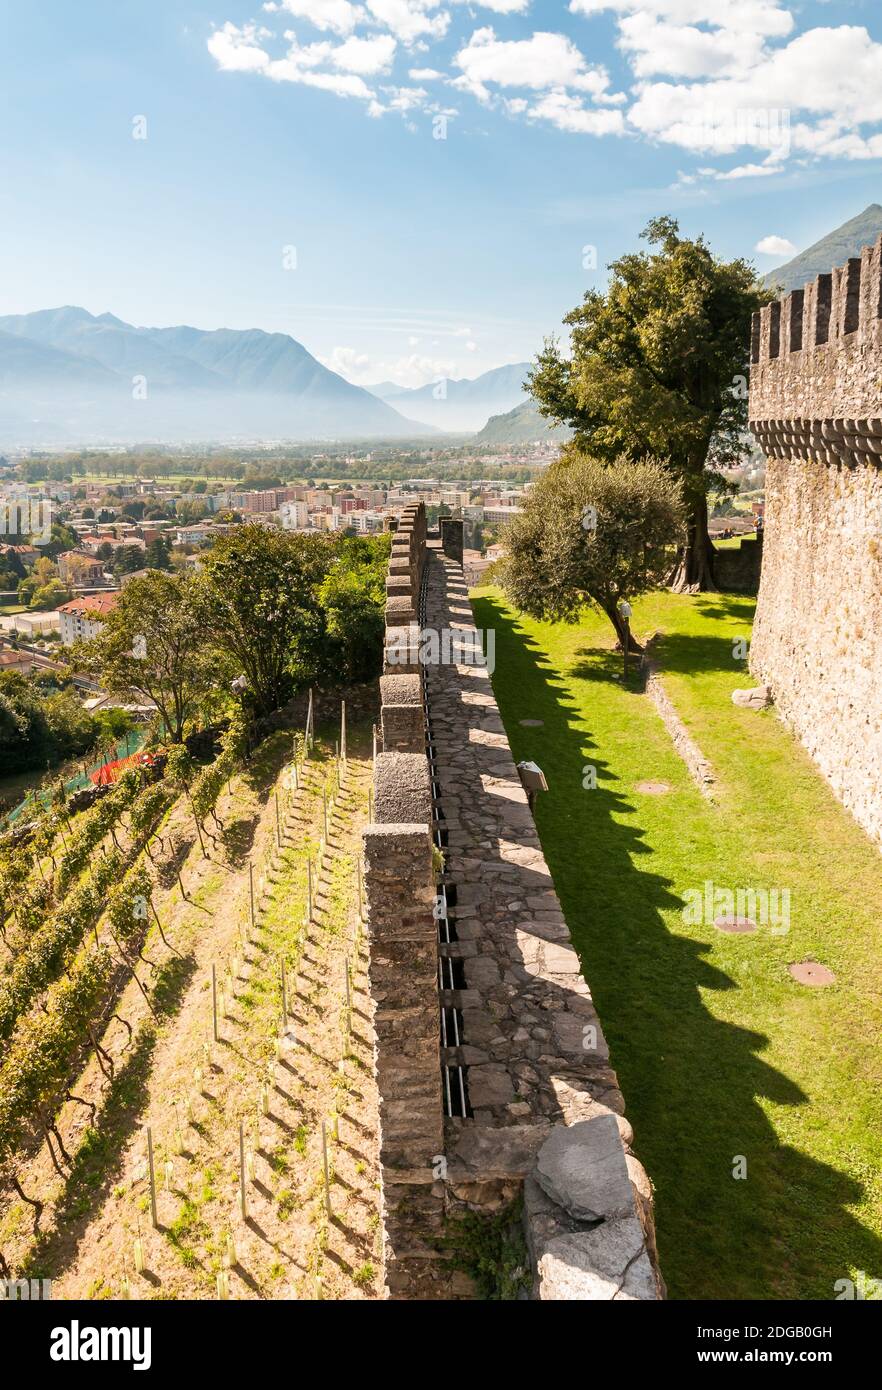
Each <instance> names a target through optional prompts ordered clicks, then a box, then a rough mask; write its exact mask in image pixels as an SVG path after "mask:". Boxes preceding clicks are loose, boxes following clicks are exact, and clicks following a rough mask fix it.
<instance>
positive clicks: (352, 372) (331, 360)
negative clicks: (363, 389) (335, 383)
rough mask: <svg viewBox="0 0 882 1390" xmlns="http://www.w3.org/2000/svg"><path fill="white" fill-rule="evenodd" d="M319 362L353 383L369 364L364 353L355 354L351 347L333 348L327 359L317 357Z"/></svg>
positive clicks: (369, 360) (369, 361)
mask: <svg viewBox="0 0 882 1390" xmlns="http://www.w3.org/2000/svg"><path fill="white" fill-rule="evenodd" d="M319 361H320V362H321V363H322V364H323V365H324V366H325V367H328V368H329V369H330V370H331V371H332V372H337V374H338V375H339V376H345V377H346V379H347V381H354V380H356V379H357V378H358V377H359V376H363V373H364V372H365V370H366V369H367V368H368V367H370V364H371V359H370V358H369V357H368V355H367V353H366V352H357V351H356V350H355V348H351V347H335V348H334V350H333V352H332V353H331V354H330V356H329V357H321V356H319ZM363 379H366V378H363Z"/></svg>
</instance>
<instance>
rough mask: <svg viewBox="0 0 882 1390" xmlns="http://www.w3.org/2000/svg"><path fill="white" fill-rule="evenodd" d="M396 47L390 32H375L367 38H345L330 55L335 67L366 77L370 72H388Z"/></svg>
mask: <svg viewBox="0 0 882 1390" xmlns="http://www.w3.org/2000/svg"><path fill="white" fill-rule="evenodd" d="M397 47H398V44H397V43H396V41H395V39H393V38H392V35H391V34H376V35H375V36H374V37H373V38H369V39H358V38H350V39H346V41H345V42H344V43H341V44H340V46H339V48H335V49H334V50H333V51H332V53H331V55H330V57H331V62H332V63H333V64H334V66H335V67H337V68H342V69H343V70H344V71H345V72H358V73H361V74H362V76H363V77H367V76H370V75H371V74H372V73H377V72H388V71H389V69H390V67H391V66H392V60H393V58H394V57H395V50H396V49H397Z"/></svg>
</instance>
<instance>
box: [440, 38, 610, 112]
mask: <svg viewBox="0 0 882 1390" xmlns="http://www.w3.org/2000/svg"><path fill="white" fill-rule="evenodd" d="M453 61H454V63H455V64H456V66H457V67H458V68H460V69H461V71H462V73H463V78H462V79H457V82H458V84H461V85H462V86H466V85H468V84H471V88H473V89H474V90H475V91H476V94H478V93H479V92H480V93H484V94H486V93H487V91H488V87H487V84H488V83H491V82H492V83H494V84H495V85H497V86H500V87H528V88H531V89H533V90H541V89H542V88H544V87H557V88H565V87H575V88H577V89H578V90H579V91H583V92H589V93H591V94H592V95H594V96H599V95H602V94H603V93H605V92H606V90H607V88H608V87H609V74H608V73H607V71H606V69H605V68H604V67H601V66H595V67H589V66H588V64H587V63H586V61H585V59H584V57H583V56H582V54H581V53H580V52H579V50H578V48H577V47H576V45H575V44H574V43H573V42H572V41H571V40H570V39H568V38H566V36H565V35H563V34H547V33H536V34H533V35H532V37H531V38H529V39H510V40H505V39H497V37H496V32H495V30H494V29H491V28H489V27H488V28H485V29H476V30H475V32H474V33H473V34H472V36H471V38H470V39H469V41H468V43H467V44H466V45H465V47H464V48H461V49H460V50H459V52H458V53H457V55H456V57H455V58H454V60H453Z"/></svg>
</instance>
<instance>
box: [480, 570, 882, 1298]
mask: <svg viewBox="0 0 882 1390" xmlns="http://www.w3.org/2000/svg"><path fill="white" fill-rule="evenodd" d="M475 610H476V621H477V622H478V624H479V626H482V627H488V628H495V629H496V672H495V675H494V688H495V691H496V695H497V699H498V701H499V704H500V709H501V712H502V715H503V718H504V720H505V724H506V728H507V731H508V734H509V737H510V740H511V743H512V747H513V750H514V752H515V756H516V757H517V758H518V759H520V758H527V757H529V758H534V759H535V760H536V761H537V762H538V763H539V764H540V765H541V766H542V768H543V770H544V771H545V773H546V776H547V778H548V782H549V787H550V790H549V792H548V793H547V794H545V795H542V796H541V797H540V799H539V805H538V808H537V822H538V826H539V831H540V834H541V837H542V842H543V847H544V849H545V853H546V856H547V858H548V861H549V865H550V867H551V870H552V873H553V875H554V879H555V883H556V886H557V889H558V892H559V894H560V896H561V899H562V903H563V907H564V910H565V913H566V916H567V921H568V923H569V925H570V930H571V932H572V934H573V938H574V941H575V944H576V946H577V948H578V950H579V952H580V954H581V957H582V961H583V964H584V967H585V971H586V975H587V977H588V980H589V983H590V984H591V986H592V990H593V993H594V996H595V999H596V1001H597V1004H598V1008H599V1011H600V1016H601V1019H602V1021H603V1025H604V1029H605V1031H606V1034H607V1037H608V1040H609V1042H610V1046H611V1050H612V1059H613V1063H614V1065H615V1066H616V1068H617V1070H618V1074H619V1080H620V1083H621V1086H622V1089H623V1091H624V1093H625V1099H626V1103H627V1107H628V1114H629V1117H630V1119H631V1121H632V1123H633V1124H634V1127H635V1130H636V1136H637V1137H636V1149H637V1152H638V1154H639V1156H640V1157H641V1159H642V1160H643V1162H644V1164H645V1165H646V1167H647V1169H648V1170H649V1173H650V1175H651V1177H652V1179H653V1181H654V1183H655V1185H656V1201H657V1223H658V1233H659V1247H660V1253H661V1263H662V1270H663V1273H664V1275H665V1278H666V1279H667V1281H668V1285H669V1289H670V1293H671V1295H672V1296H674V1297H681V1298H726V1297H729V1298H750V1297H758V1298H788V1297H790V1298H821V1299H827V1298H832V1297H833V1296H834V1292H833V1285H834V1282H835V1281H836V1280H837V1279H840V1278H845V1277H848V1276H849V1275H850V1274H852V1273H853V1272H854V1271H856V1270H859V1269H861V1270H864V1271H865V1272H866V1273H867V1274H869V1275H871V1276H874V1277H880V1276H882V1241H880V1233H882V1179H880V1139H879V1135H880V1133H882V1057H880V1049H879V1037H880V1035H882V1031H880V1024H882V965H880V960H882V950H880V947H882V856H880V854H879V852H878V850H877V849H875V848H874V847H873V846H872V845H871V844H870V843H869V841H868V840H867V838H866V837H865V835H864V834H863V832H862V831H861V830H860V829H859V828H858V827H857V825H856V824H855V823H854V822H853V821H852V820H851V818H850V816H849V815H848V814H847V813H846V812H845V811H844V810H843V809H842V807H841V806H839V804H838V803H837V802H836V800H835V799H834V797H833V795H832V793H831V792H830V790H829V788H828V787H827V784H826V783H825V782H824V780H823V778H822V777H821V776H820V774H819V773H818V772H817V771H816V769H815V768H814V766H813V764H812V763H811V762H810V760H809V758H808V757H807V755H806V754H805V753H804V752H803V750H802V749H801V747H800V746H799V745H798V744H797V743H796V742H795V741H794V740H793V739H792V737H791V736H790V734H789V733H788V732H787V730H786V729H785V728H784V727H783V725H782V724H781V722H780V721H779V720H778V719H777V717H776V716H775V714H774V712H772V711H769V712H765V713H762V714H758V713H756V712H753V711H749V710H743V709H740V708H737V707H735V706H733V704H732V702H731V692H732V690H733V689H735V688H736V687H738V686H744V685H751V684H753V683H754V682H753V681H752V679H751V678H750V676H749V674H748V673H747V671H746V666H745V662H744V661H743V660H738V659H736V657H735V655H734V654H733V653H736V652H737V651H738V650H740V649H739V648H738V647H737V646H736V645H735V644H736V643H737V642H738V641H739V640H740V639H743V638H748V637H749V635H750V625H751V621H752V616H753V601H752V600H750V599H747V598H741V597H734V596H731V595H726V596H722V595H714V596H710V595H707V596H701V597H697V598H691V597H685V596H677V595H672V594H668V593H664V594H657V595H653V596H651V597H648V598H646V599H644V600H643V601H642V602H640V603H638V604H637V605H635V614H634V620H633V621H634V627H635V631H637V632H638V633H640V634H641V635H644V636H646V635H649V634H650V633H652V632H653V631H656V630H658V631H659V632H661V633H663V634H664V636H663V638H662V640H661V641H660V643H659V645H658V655H659V658H660V661H661V664H662V668H663V671H664V680H665V684H666V688H667V690H668V692H669V694H670V695H671V697H672V698H673V700H674V702H675V704H676V706H677V709H678V711H679V713H680V715H681V717H682V718H683V720H684V721H685V723H686V725H687V726H688V728H689V730H690V732H691V733H692V735H693V737H694V738H695V739H696V741H697V742H698V744H699V746H700V747H701V749H702V751H703V752H704V754H705V755H706V757H708V758H709V759H710V761H711V763H712V764H713V765H714V768H715V769H716V772H717V775H718V784H717V787H716V790H715V800H714V802H709V801H707V800H705V799H704V798H703V797H702V795H701V794H700V792H699V791H698V789H697V787H696V786H695V785H694V783H693V782H692V781H691V779H690V777H689V774H688V773H687V771H686V769H685V767H684V765H683V763H682V762H681V760H680V758H679V757H678V756H677V754H676V752H675V751H674V748H673V745H672V743H671V739H670V736H669V734H668V733H667V731H666V729H665V728H664V726H663V724H662V722H661V720H660V718H659V716H658V714H657V712H656V710H655V708H654V706H653V705H652V704H651V702H650V700H649V698H648V697H647V696H646V695H645V694H643V693H641V689H640V685H639V682H638V680H637V678H636V676H632V678H631V680H630V681H629V684H628V686H627V687H626V686H625V684H624V683H623V681H622V680H621V655H620V654H618V653H615V652H614V651H613V650H612V642H613V634H612V629H611V628H610V627H609V626H608V624H607V622H606V619H604V618H601V617H599V616H597V615H596V614H593V613H586V614H585V615H584V619H583V621H582V622H581V623H580V624H579V625H577V626H573V627H570V626H564V625H557V624H550V623H536V622H532V621H528V620H522V619H520V618H519V617H518V616H517V615H515V614H514V613H512V612H511V610H509V609H508V608H507V607H506V606H505V604H504V603H503V601H502V599H501V596H500V595H499V593H498V592H497V591H495V590H481V591H478V593H477V595H476V596H475ZM522 719H542V720H543V721H544V726H543V727H542V728H524V727H522V725H521V724H520V722H519V721H520V720H522ZM590 766H594V767H596V770H597V786H596V789H594V790H590V789H586V788H585V787H584V786H583V780H584V781H586V782H588V783H589V784H590V781H591V776H590V774H588V775H586V769H587V768H589V767H590ZM643 781H650V782H664V783H667V784H668V785H669V787H670V790H669V791H668V792H667V793H665V794H662V795H651V794H648V793H646V792H641V791H638V790H637V786H638V783H641V782H643ZM706 881H709V882H711V883H713V884H714V885H715V886H716V887H719V888H730V889H733V890H734V889H737V888H739V887H740V888H755V889H756V888H766V889H771V888H778V889H789V890H790V895H791V921H790V930H789V932H788V933H787V934H786V935H780V936H776V935H773V934H772V933H771V931H770V930H769V928H768V927H765V928H762V927H761V929H760V930H759V931H758V932H756V933H755V934H752V935H746V936H730V935H725V934H723V933H721V932H719V931H717V930H716V929H715V928H714V927H713V925H712V922H711V923H709V922H704V923H703V924H701V925H689V924H687V922H686V921H684V917H683V905H684V901H685V899H684V895H685V893H686V891H687V890H688V889H701V888H702V886H703V885H704V883H705V882H706ZM806 958H814V959H817V960H819V961H821V962H823V963H824V964H826V965H828V966H829V967H830V968H831V969H832V970H833V971H834V972H835V974H836V977H837V978H836V984H835V985H834V986H833V987H831V988H828V989H814V990H813V989H807V988H804V987H802V986H799V985H797V984H796V983H795V982H794V981H793V980H792V978H791V977H790V975H789V974H788V971H787V966H788V964H789V963H790V962H794V961H801V960H804V959H806ZM739 1155H740V1156H744V1157H745V1158H746V1160H747V1178H746V1179H745V1180H737V1179H735V1178H734V1177H733V1176H732V1173H733V1164H734V1163H735V1161H736V1159H737V1157H738V1156H739Z"/></svg>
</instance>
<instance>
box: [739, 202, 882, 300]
mask: <svg viewBox="0 0 882 1390" xmlns="http://www.w3.org/2000/svg"><path fill="white" fill-rule="evenodd" d="M880 232H882V206H880V205H879V203H871V204H870V206H869V207H868V208H864V210H863V212H860V213H858V215H857V217H852V218H851V219H850V220H849V221H848V222H843V224H842V226H841V227H837V228H836V231H835V232H828V234H827V236H825V237H821V240H820V241H816V242H815V244H814V246H810V247H809V248H808V250H807V251H800V253H799V255H798V256H794V257H793V260H792V261H788V262H787V263H786V265H782V266H779V267H778V269H777V270H770V271H769V273H768V275H766V276H765V277H764V282H765V284H767V285H772V286H778V287H779V288H780V289H781V290H782V292H783V291H786V290H798V289H802V287H803V285H806V284H808V282H809V281H810V280H814V279H815V277H816V276H817V275H827V274H829V272H830V271H831V270H832V269H833V267H834V266H837V265H844V264H845V262H846V261H847V260H848V259H849V257H850V256H859V255H860V254H861V250H862V248H863V247H864V246H872V245H873V243H874V242H875V241H876V239H877V237H878V236H879V234H880Z"/></svg>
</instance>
